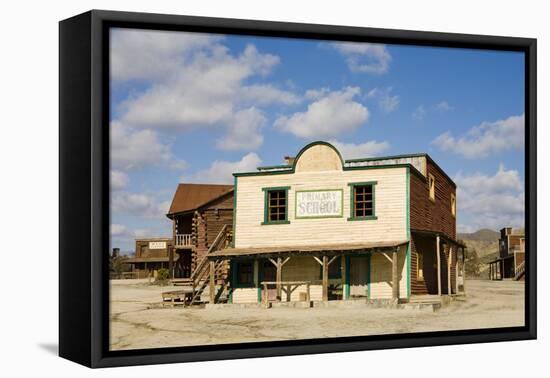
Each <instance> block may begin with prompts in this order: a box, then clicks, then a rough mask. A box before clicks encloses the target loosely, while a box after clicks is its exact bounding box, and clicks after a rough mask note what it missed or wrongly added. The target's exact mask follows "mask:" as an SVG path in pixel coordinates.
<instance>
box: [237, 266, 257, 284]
mask: <svg viewBox="0 0 550 378" xmlns="http://www.w3.org/2000/svg"><path fill="white" fill-rule="evenodd" d="M237 285H254V264H253V263H252V262H240V263H237Z"/></svg>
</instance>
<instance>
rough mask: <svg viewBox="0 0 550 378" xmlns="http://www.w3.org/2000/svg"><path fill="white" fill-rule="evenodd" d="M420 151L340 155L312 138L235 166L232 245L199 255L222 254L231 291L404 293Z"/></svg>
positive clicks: (258, 298) (281, 295)
mask: <svg viewBox="0 0 550 378" xmlns="http://www.w3.org/2000/svg"><path fill="white" fill-rule="evenodd" d="M427 159H428V157H427V156H426V155H409V156H401V157H399V158H388V159H386V160H384V159H383V158H382V159H378V160H373V161H369V162H367V163H359V162H357V161H352V160H348V161H344V160H343V159H342V156H341V154H340V153H339V151H338V150H337V149H336V148H335V147H334V146H332V145H331V144H329V143H326V142H314V143H311V144H309V145H307V146H305V147H304V148H303V149H302V150H301V151H300V152H299V153H298V154H297V155H296V157H295V158H288V160H287V164H285V165H280V166H272V167H259V168H258V170H257V171H256V172H236V173H234V177H235V184H234V216H233V225H232V229H233V231H232V232H233V240H232V245H231V246H230V247H229V248H225V249H223V250H219V251H216V252H213V253H212V254H210V255H208V258H209V259H210V260H211V261H212V262H211V264H212V267H215V263H214V261H216V260H218V261H219V260H224V261H229V263H230V277H229V280H230V285H229V287H230V301H232V302H233V303H257V302H265V303H266V304H268V303H269V302H271V301H292V302H294V301H313V302H315V301H327V300H333V299H344V300H349V299H359V298H368V299H392V300H399V299H403V298H409V297H410V295H411V272H410V270H411V244H412V243H411V227H410V182H411V181H410V175H411V171H414V174H415V175H418V176H419V177H421V180H420V181H421V182H426V183H427V179H426V178H425V177H426V176H427V162H428V160H427ZM426 185H427V184H426ZM426 188H427V187H426ZM422 190H424V189H422ZM427 193H428V192H427V189H426V194H425V195H426V196H427V195H428V194H427ZM434 245H435V244H434ZM415 261H416V260H415ZM449 261H451V260H449ZM212 277H213V276H212Z"/></svg>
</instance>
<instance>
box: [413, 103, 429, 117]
mask: <svg viewBox="0 0 550 378" xmlns="http://www.w3.org/2000/svg"><path fill="white" fill-rule="evenodd" d="M424 116H426V108H425V107H424V105H420V106H418V107H417V108H416V109H415V110H414V112H413V114H412V117H413V118H414V119H416V120H418V121H421V120H423V119H424Z"/></svg>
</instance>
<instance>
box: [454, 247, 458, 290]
mask: <svg viewBox="0 0 550 378" xmlns="http://www.w3.org/2000/svg"><path fill="white" fill-rule="evenodd" d="M455 294H458V248H457V249H456V252H455Z"/></svg>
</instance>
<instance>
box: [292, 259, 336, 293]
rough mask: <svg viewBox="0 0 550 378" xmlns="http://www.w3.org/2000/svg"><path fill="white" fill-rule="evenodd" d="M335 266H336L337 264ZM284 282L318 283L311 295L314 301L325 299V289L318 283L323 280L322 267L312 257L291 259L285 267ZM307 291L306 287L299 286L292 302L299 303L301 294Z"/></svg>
mask: <svg viewBox="0 0 550 378" xmlns="http://www.w3.org/2000/svg"><path fill="white" fill-rule="evenodd" d="M333 264H336V263H335V262H334V263H333ZM282 276H283V278H282V279H283V281H310V282H311V281H317V284H312V285H311V286H310V295H311V300H312V301H320V300H321V299H322V298H323V288H322V286H321V285H320V284H319V283H318V281H319V280H320V279H321V265H319V263H318V262H317V261H316V260H315V259H314V258H313V257H310V256H297V257H291V258H290V260H288V262H287V263H286V264H285V265H284V266H283V271H282ZM306 291H307V289H306V286H305V285H302V286H299V287H298V288H297V289H296V290H294V292H292V294H291V296H290V300H291V301H299V300H300V293H305V292H306ZM283 300H286V294H285V293H283Z"/></svg>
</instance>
